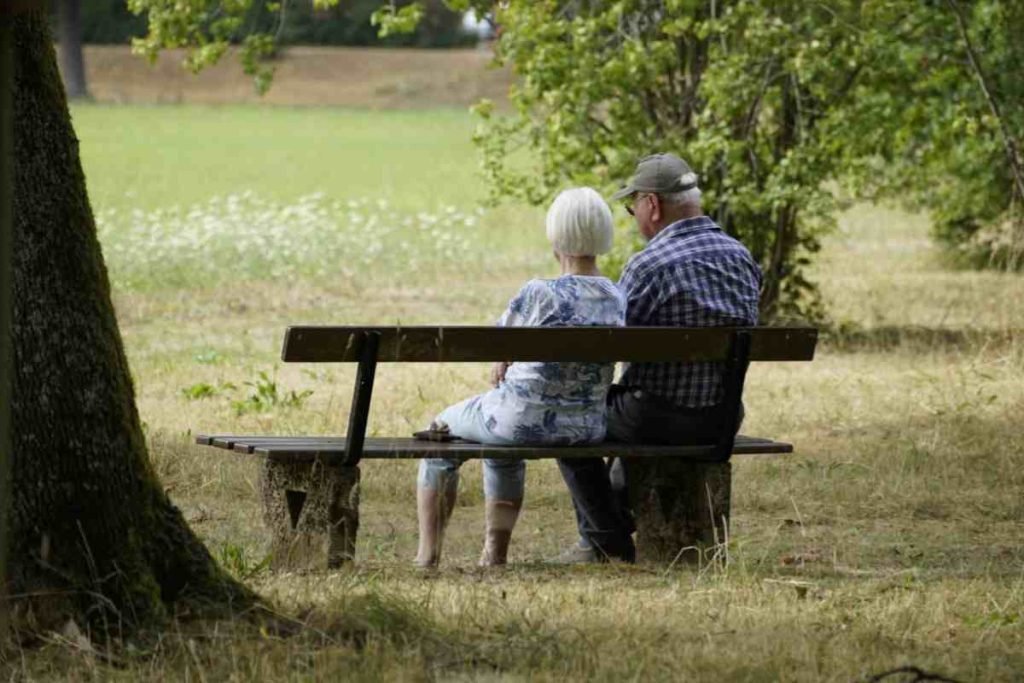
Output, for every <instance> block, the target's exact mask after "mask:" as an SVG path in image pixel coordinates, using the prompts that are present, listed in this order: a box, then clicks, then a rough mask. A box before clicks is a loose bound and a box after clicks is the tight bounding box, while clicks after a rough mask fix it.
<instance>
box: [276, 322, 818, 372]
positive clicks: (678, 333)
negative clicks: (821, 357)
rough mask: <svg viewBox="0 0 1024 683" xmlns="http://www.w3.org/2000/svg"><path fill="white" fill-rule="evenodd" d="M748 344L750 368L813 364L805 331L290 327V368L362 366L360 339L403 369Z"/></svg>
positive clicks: (630, 357) (713, 357) (685, 355)
mask: <svg viewBox="0 0 1024 683" xmlns="http://www.w3.org/2000/svg"><path fill="white" fill-rule="evenodd" d="M740 331H742V332H744V333H746V334H749V337H750V355H749V358H748V360H750V361H807V360H811V359H813V358H814V347H815V344H816V342H817V338H818V331H817V330H816V329H814V328H808V327H745V328H738V327H699V328H680V327H459V326H453V327H289V328H288V331H287V332H286V333H285V338H284V348H283V350H282V352H281V357H282V359H283V360H285V361H289V362H311V363H317V362H319V363H345V362H358V361H359V360H360V350H361V348H362V345H363V340H364V339H365V338H366V336H367V335H374V336H376V337H377V340H378V341H377V355H376V360H377V362H379V363H384V362H402V363H437V362H442V363H450V362H481V361H502V360H504V361H580V362H615V361H632V362H657V361H693V362H696V361H725V360H728V359H729V349H730V345H731V343H732V340H733V338H734V336H735V334H736V333H737V332H740Z"/></svg>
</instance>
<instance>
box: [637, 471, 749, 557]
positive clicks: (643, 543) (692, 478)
mask: <svg viewBox="0 0 1024 683" xmlns="http://www.w3.org/2000/svg"><path fill="white" fill-rule="evenodd" d="M628 469H629V484H630V486H629V488H630V502H631V504H632V508H633V516H634V519H635V521H636V546H637V555H638V557H639V558H640V559H641V560H644V561H650V562H661V563H669V562H673V561H675V562H695V561H699V560H700V559H705V560H706V559H708V554H709V552H711V551H713V549H714V547H715V545H717V544H723V543H725V542H726V539H727V538H728V536H727V529H728V524H729V499H730V495H731V488H732V482H731V477H732V468H731V465H730V464H729V463H727V462H725V463H701V462H688V461H686V460H672V459H661V460H657V461H652V460H646V461H644V460H640V459H636V460H632V461H631V462H630V463H629V464H628Z"/></svg>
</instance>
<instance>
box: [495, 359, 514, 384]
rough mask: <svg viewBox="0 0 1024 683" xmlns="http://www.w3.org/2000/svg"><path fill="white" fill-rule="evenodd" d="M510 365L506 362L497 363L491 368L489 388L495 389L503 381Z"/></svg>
mask: <svg viewBox="0 0 1024 683" xmlns="http://www.w3.org/2000/svg"><path fill="white" fill-rule="evenodd" d="M510 365H512V364H511V363H508V362H506V361H499V362H497V363H495V364H494V365H492V366H491V386H492V387H497V386H498V385H499V384H501V383H502V382H504V381H505V373H506V372H508V366H510Z"/></svg>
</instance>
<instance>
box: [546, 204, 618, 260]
mask: <svg viewBox="0 0 1024 683" xmlns="http://www.w3.org/2000/svg"><path fill="white" fill-rule="evenodd" d="M545 225H546V227H547V234H548V241H549V242H551V246H552V247H554V248H555V251H557V252H558V253H559V254H565V255H566V256H596V255H598V254H603V253H605V252H606V251H608V250H610V249H611V248H612V233H613V232H614V231H613V228H612V210H611V209H609V208H608V203H607V202H606V201H605V200H604V198H603V197H601V195H600V194H598V192H597V191H596V190H594V189H593V188H589V187H575V188H572V189H571V190H565V191H563V192H562V193H560V194H559V195H558V196H557V197H555V201H553V202H551V208H549V209H548V216H547V220H546V221H545Z"/></svg>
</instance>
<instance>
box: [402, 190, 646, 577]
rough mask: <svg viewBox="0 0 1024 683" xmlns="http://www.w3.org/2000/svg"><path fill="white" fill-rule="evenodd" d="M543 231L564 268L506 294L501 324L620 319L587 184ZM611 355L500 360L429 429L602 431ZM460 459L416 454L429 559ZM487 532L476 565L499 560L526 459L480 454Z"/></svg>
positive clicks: (557, 440) (544, 436) (621, 307)
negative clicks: (596, 359)
mask: <svg viewBox="0 0 1024 683" xmlns="http://www.w3.org/2000/svg"><path fill="white" fill-rule="evenodd" d="M546 227H547V236H548V240H549V241H550V242H551V246H552V247H553V248H554V255H555V258H556V259H557V260H558V263H559V265H561V269H562V274H561V275H560V276H559V277H557V278H554V279H552V280H539V279H538V280H530V281H529V282H527V283H526V284H525V285H524V286H523V288H522V289H521V290H520V291H519V293H518V294H517V295H516V296H515V297H514V298H513V299H512V301H511V302H509V305H508V308H507V309H506V310H505V312H504V314H502V316H501V319H500V320H499V321H498V325H499V326H568V325H572V326H579V325H623V324H625V315H626V302H625V299H623V296H622V294H621V293H620V292H619V290H618V289H617V288H616V286H615V285H614V284H613V283H612V282H611V280H609V279H608V278H606V277H603V276H602V275H601V272H600V270H598V267H597V260H596V257H597V255H598V254H602V253H604V252H606V251H608V250H609V249H610V248H611V244H612V215H611V211H610V210H609V208H608V205H607V204H606V203H605V201H604V199H602V198H601V196H600V195H599V194H598V193H597V192H595V191H594V190H592V189H590V188H588V187H582V188H576V189H572V190H566V191H565V192H562V193H561V194H560V195H558V197H557V198H556V199H555V201H554V202H553V203H552V204H551V208H550V209H549V210H548V214H547V220H546ZM612 372H613V367H612V364H601V363H515V364H510V363H497V364H496V365H495V366H494V368H493V369H492V371H491V383H492V384H493V386H494V388H493V389H491V390H490V391H488V392H487V393H484V394H480V395H478V396H474V397H472V398H469V399H466V400H465V401H462V402H460V403H456V404H455V405H453V406H450V407H448V408H446V409H445V410H443V411H442V412H441V413H440V414H439V415H438V416H437V418H436V419H435V420H434V422H433V424H432V425H431V429H434V430H441V431H448V432H450V433H451V434H452V435H454V436H458V437H461V438H463V439H468V440H470V441H477V442H480V443H485V444H500V445H510V444H532V445H555V444H557V445H566V446H569V445H575V444H587V443H594V442H598V441H601V440H603V439H604V437H605V427H606V421H605V410H606V409H605V399H606V396H607V393H608V387H609V385H610V384H611V380H612ZM459 465H460V462H459V461H457V460H448V459H439V458H436V459H425V460H421V461H420V470H419V478H418V490H417V512H418V515H419V531H420V542H419V553H418V554H417V556H416V564H417V565H418V566H421V567H432V566H435V565H436V564H437V562H438V561H439V559H440V554H441V541H442V537H443V535H444V528H445V525H446V524H447V521H448V517H449V515H450V514H451V511H452V508H453V507H454V505H455V495H456V490H457V488H458V480H459ZM483 475H484V496H485V499H486V502H485V505H486V536H485V539H484V548H483V553H482V556H481V558H480V564H481V566H491V565H500V564H505V562H506V558H507V555H508V546H509V542H510V540H511V538H512V529H513V527H514V526H515V523H516V519H517V518H518V516H519V510H520V508H521V507H522V503H523V491H524V483H525V477H526V465H525V463H523V462H522V461H521V460H484V461H483Z"/></svg>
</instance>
